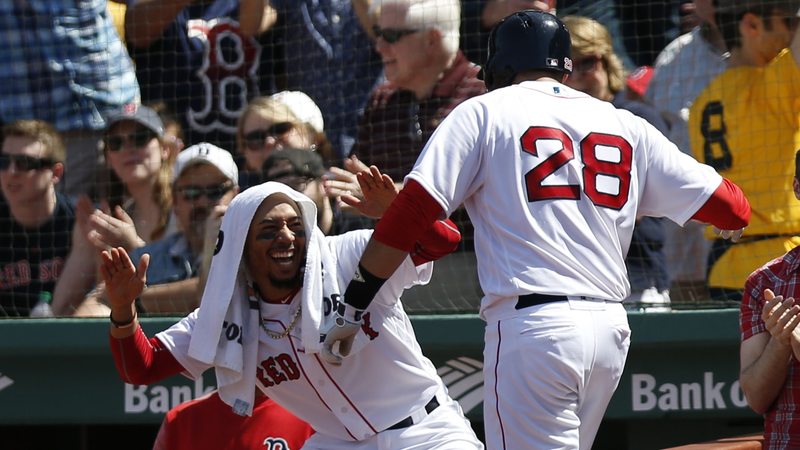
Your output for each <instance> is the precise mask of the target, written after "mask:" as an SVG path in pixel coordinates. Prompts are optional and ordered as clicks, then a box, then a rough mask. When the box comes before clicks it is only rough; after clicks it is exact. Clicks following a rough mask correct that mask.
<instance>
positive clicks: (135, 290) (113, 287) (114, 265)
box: [100, 247, 150, 339]
mask: <svg viewBox="0 0 800 450" xmlns="http://www.w3.org/2000/svg"><path fill="white" fill-rule="evenodd" d="M149 263H150V255H148V254H144V255H142V257H141V259H139V268H138V270H137V268H136V267H135V266H134V265H133V262H132V261H131V258H130V256H128V252H126V251H125V249H124V248H122V247H117V248H112V249H111V250H109V251H104V252H103V253H102V254H101V265H100V274H101V275H102V276H103V280H104V281H105V283H106V296H107V297H108V301H109V305H110V307H111V321H112V322H111V323H112V327H111V335H112V336H113V337H115V338H117V339H123V338H126V337H128V336H131V335H133V332H134V330H135V328H137V327H138V324H137V323H135V322H136V309H135V307H134V302H135V301H136V298H138V297H139V296H140V295H141V294H142V291H143V290H144V288H145V282H146V281H147V266H148V265H149ZM130 324H132V325H131V326H127V325H130Z"/></svg>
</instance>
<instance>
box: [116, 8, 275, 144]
mask: <svg viewBox="0 0 800 450" xmlns="http://www.w3.org/2000/svg"><path fill="white" fill-rule="evenodd" d="M129 52H130V54H131V56H132V57H133V59H134V61H135V62H136V76H137V78H138V80H139V85H140V88H141V91H142V100H143V101H144V102H149V101H156V100H163V101H164V102H166V103H167V105H169V106H170V107H171V108H172V109H173V110H174V111H175V112H176V113H177V114H178V116H179V117H181V120H182V121H183V127H184V132H185V134H186V141H187V144H188V145H193V144H198V143H200V142H210V143H212V144H214V145H217V146H219V147H221V148H224V149H225V150H228V151H230V152H231V153H233V154H235V153H236V138H235V136H236V122H237V120H238V119H239V116H240V115H241V113H242V111H243V110H244V108H245V107H246V106H247V103H248V102H249V101H250V100H251V99H253V98H254V97H257V96H258V95H260V88H261V87H262V84H261V81H262V80H261V79H260V78H259V66H260V64H261V61H260V58H261V45H260V44H259V42H258V41H257V40H256V39H255V38H251V37H246V36H245V35H244V33H243V32H242V30H241V27H240V26H239V2H238V1H237V0H217V1H214V2H194V3H191V4H189V5H188V6H186V8H184V9H183V11H181V12H180V13H179V14H178V16H177V17H176V18H175V20H174V21H173V22H172V24H170V26H169V27H168V28H167V29H166V30H165V31H164V34H163V35H162V37H161V38H160V39H158V40H156V41H154V42H153V43H152V45H151V46H150V47H148V48H134V47H133V46H130V48H129Z"/></svg>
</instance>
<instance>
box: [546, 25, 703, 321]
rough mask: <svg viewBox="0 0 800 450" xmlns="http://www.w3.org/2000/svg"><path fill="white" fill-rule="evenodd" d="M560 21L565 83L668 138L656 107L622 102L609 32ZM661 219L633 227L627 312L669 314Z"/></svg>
mask: <svg viewBox="0 0 800 450" xmlns="http://www.w3.org/2000/svg"><path fill="white" fill-rule="evenodd" d="M562 21H563V22H564V24H565V25H566V26H567V28H568V29H569V31H570V36H571V38H572V55H573V58H574V60H573V61H574V64H573V68H572V74H571V75H570V76H569V77H568V78H567V80H566V82H565V83H564V84H566V85H567V86H569V87H571V88H573V89H576V90H579V91H582V92H585V93H587V94H589V95H591V96H592V97H594V98H597V99H599V100H603V101H607V102H611V103H612V104H613V105H614V106H616V107H617V108H618V109H625V110H628V111H630V112H632V113H633V114H634V115H637V116H639V117H641V118H642V119H644V120H646V121H648V122H649V123H650V124H651V125H653V126H654V127H656V128H657V129H658V130H659V131H660V132H661V133H663V134H666V133H667V131H668V130H667V124H666V122H664V119H663V118H662V117H661V115H660V114H659V113H658V111H656V110H655V108H653V107H652V106H650V105H647V104H645V103H642V102H639V101H634V100H629V99H628V98H626V95H625V91H624V90H625V86H626V84H625V73H624V70H623V67H622V60H621V59H620V58H619V57H618V56H617V55H616V54H615V53H614V50H613V48H612V40H611V34H610V33H609V32H608V30H607V29H606V28H605V27H604V26H603V25H602V24H600V23H599V22H597V21H595V20H593V19H590V18H588V17H580V16H566V17H564V18H563V19H562ZM663 220H664V219H661V218H657V217H641V218H639V219H638V220H637V221H636V226H635V227H634V228H633V236H632V238H631V245H630V250H629V251H628V255H627V258H626V259H625V266H626V268H627V270H628V278H629V279H630V283H631V295H630V296H629V297H628V298H627V299H625V300H624V301H623V303H624V304H625V306H626V308H628V309H630V310H639V311H644V312H665V311H669V310H670V306H669V305H670V297H669V283H670V280H669V272H668V269H667V255H666V250H665V246H666V240H667V237H666V231H665V229H664V223H663ZM699 257H702V255H699Z"/></svg>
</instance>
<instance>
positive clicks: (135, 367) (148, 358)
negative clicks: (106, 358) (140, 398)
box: [109, 327, 184, 386]
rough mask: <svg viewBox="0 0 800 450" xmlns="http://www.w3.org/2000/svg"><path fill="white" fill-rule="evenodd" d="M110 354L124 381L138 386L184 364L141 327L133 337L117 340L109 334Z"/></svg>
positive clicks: (169, 372)
mask: <svg viewBox="0 0 800 450" xmlns="http://www.w3.org/2000/svg"><path fill="white" fill-rule="evenodd" d="M109 343H110V344H111V353H112V354H113V355H114V362H115V363H116V364H117V371H118V372H119V375H120V376H121V377H122V381H124V382H126V383H129V384H135V385H137V386H141V385H145V384H150V383H155V382H156V381H160V380H163V379H164V378H169V377H171V376H173V375H177V374H179V373H181V372H183V371H184V368H183V366H182V365H181V364H180V363H179V362H178V360H177V359H175V357H174V356H172V353H170V352H169V350H168V349H167V348H166V347H164V344H163V343H162V342H161V341H160V340H159V339H158V338H155V337H152V338H150V339H147V336H145V335H144V331H142V328H141V327H136V331H135V332H134V334H133V336H130V337H127V338H125V339H117V338H115V337H114V336H111V335H110V334H109Z"/></svg>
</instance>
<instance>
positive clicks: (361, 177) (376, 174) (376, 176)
mask: <svg viewBox="0 0 800 450" xmlns="http://www.w3.org/2000/svg"><path fill="white" fill-rule="evenodd" d="M356 178H357V180H358V184H359V185H360V186H361V192H362V193H363V196H364V198H363V200H361V199H359V198H357V197H355V196H353V195H343V196H342V197H341V198H342V201H343V202H344V203H346V204H347V205H349V206H351V207H353V208H355V209H356V210H358V212H360V213H361V214H363V215H365V216H367V217H372V218H373V219H378V218H380V217H381V216H382V215H383V213H385V212H386V210H387V209H389V205H391V204H392V202H393V201H394V199H395V198H397V194H398V192H399V190H398V189H397V186H396V185H395V184H394V181H393V180H392V177H390V176H389V175H386V174H382V173H381V172H380V170H378V168H377V167H375V166H370V168H369V169H368V170H364V171H361V172H359V173H358V174H357V175H356Z"/></svg>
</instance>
